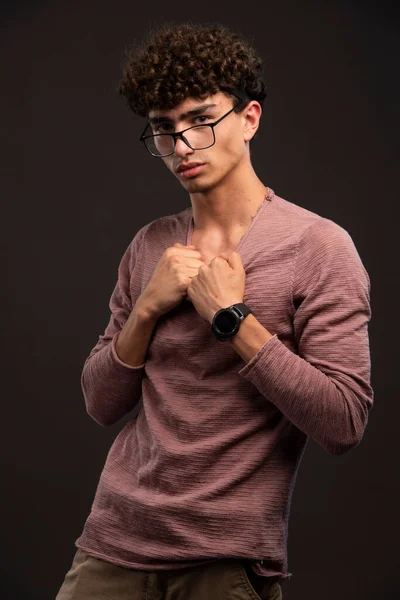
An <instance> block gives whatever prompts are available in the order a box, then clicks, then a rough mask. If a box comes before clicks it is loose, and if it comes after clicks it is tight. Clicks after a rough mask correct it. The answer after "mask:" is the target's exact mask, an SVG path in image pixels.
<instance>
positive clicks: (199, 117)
mask: <svg viewBox="0 0 400 600" xmlns="http://www.w3.org/2000/svg"><path fill="white" fill-rule="evenodd" d="M197 119H210V117H206V115H199V116H198V117H195V118H194V119H193V121H194V122H195V121H196V120H197ZM201 123H204V121H200V123H199V124H201Z"/></svg>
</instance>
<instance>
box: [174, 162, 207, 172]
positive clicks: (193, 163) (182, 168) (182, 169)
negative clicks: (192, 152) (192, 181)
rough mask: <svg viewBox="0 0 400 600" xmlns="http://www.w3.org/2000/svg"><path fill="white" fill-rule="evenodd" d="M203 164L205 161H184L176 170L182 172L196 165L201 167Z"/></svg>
mask: <svg viewBox="0 0 400 600" xmlns="http://www.w3.org/2000/svg"><path fill="white" fill-rule="evenodd" d="M201 165H204V163H196V162H189V163H182V164H180V165H179V167H178V168H177V169H176V172H177V173H182V171H187V170H188V169H193V168H194V167H200V166H201Z"/></svg>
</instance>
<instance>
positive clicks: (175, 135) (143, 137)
mask: <svg viewBox="0 0 400 600" xmlns="http://www.w3.org/2000/svg"><path fill="white" fill-rule="evenodd" d="M232 95H233V96H234V97H235V98H237V99H238V100H239V102H238V103H237V104H235V106H234V107H233V108H231V110H230V111H228V112H227V113H226V114H225V115H222V117H220V118H219V119H218V121H215V122H214V123H204V125H192V127H187V128H186V129H182V131H176V132H174V133H155V134H154V135H144V134H145V132H146V129H147V128H148V126H149V125H150V123H147V125H146V127H145V129H144V131H143V133H142V135H141V136H140V138H139V141H141V142H143V144H144V147H145V148H146V150H147V151H148V152H149V154H151V156H155V157H156V158H164V157H165V156H171V154H173V153H174V152H175V146H176V139H177V138H180V139H181V140H183V142H184V143H185V144H186V145H187V146H189V148H190V149H191V150H205V149H206V148H211V146H214V144H215V142H216V139H215V132H214V127H215V126H216V125H218V123H220V122H221V121H222V120H223V119H225V117H227V116H228V115H230V114H231V112H233V111H234V110H235V109H236V108H237V107H238V106H240V105H241V104H243V103H245V102H246V103H248V102H250V99H247V98H240V97H238V96H236V94H232ZM198 127H211V131H212V133H213V138H214V141H213V143H212V144H209V145H208V146H203V148H193V147H192V146H191V145H190V144H189V142H188V141H187V139H186V138H185V137H184V135H183V134H184V133H185V131H188V130H189V129H196V128H198ZM162 135H163V136H166V135H169V136H170V137H172V139H173V140H174V148H173V150H172V152H168V154H153V153H152V152H151V150H150V149H149V148H148V147H147V145H146V142H145V140H147V139H149V138H154V137H160V136H162Z"/></svg>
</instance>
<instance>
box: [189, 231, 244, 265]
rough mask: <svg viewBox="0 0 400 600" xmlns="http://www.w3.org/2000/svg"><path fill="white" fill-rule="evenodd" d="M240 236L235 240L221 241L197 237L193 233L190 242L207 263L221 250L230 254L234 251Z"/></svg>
mask: <svg viewBox="0 0 400 600" xmlns="http://www.w3.org/2000/svg"><path fill="white" fill-rule="evenodd" d="M241 237H242V236H240V237H238V239H236V240H233V241H232V240H231V241H230V242H229V243H228V242H225V243H224V242H223V241H221V240H216V239H213V238H211V237H209V238H207V237H201V238H200V237H198V236H196V235H195V233H194V234H193V236H192V242H191V243H192V244H194V245H195V246H196V250H198V251H199V252H201V254H202V257H203V260H204V262H205V263H206V265H209V264H210V262H211V261H212V260H213V258H215V257H216V256H221V254H222V253H223V252H226V253H227V254H231V253H232V252H235V250H236V248H237V247H238V245H239V242H240V239H241Z"/></svg>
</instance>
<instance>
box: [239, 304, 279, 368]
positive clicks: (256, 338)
mask: <svg viewBox="0 0 400 600" xmlns="http://www.w3.org/2000/svg"><path fill="white" fill-rule="evenodd" d="M272 337H273V334H272V333H270V332H269V331H268V330H267V329H265V327H264V326H263V325H261V323H260V322H259V321H257V319H256V318H255V316H254V315H253V314H252V313H250V314H249V315H248V316H247V317H245V318H244V319H243V321H242V322H241V324H240V327H239V331H238V332H237V333H236V334H235V335H234V336H233V337H231V338H228V340H229V343H230V345H231V346H232V348H233V349H234V350H236V352H237V353H238V354H240V356H241V357H242V358H243V360H244V361H245V362H249V361H250V360H251V359H252V358H253V356H255V355H256V354H257V352H258V351H259V350H260V348H262V346H263V345H264V344H265V342H267V341H268V340H269V339H271V338H272Z"/></svg>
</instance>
